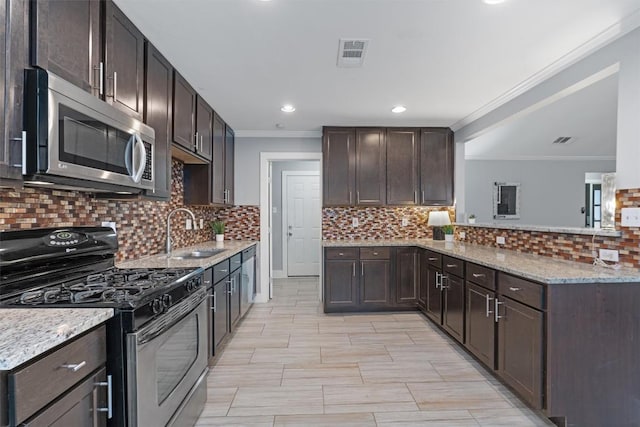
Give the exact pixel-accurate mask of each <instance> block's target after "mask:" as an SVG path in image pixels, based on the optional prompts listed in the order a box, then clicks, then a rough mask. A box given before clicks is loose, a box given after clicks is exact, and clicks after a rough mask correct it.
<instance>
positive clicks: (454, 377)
mask: <svg viewBox="0 0 640 427" xmlns="http://www.w3.org/2000/svg"><path fill="white" fill-rule="evenodd" d="M431 366H433V368H434V369H435V370H436V371H437V372H438V374H440V376H441V377H442V379H444V380H445V381H487V380H489V379H491V378H492V377H491V375H489V373H487V371H486V370H485V369H484V368H482V367H480V365H479V364H478V363H476V362H470V361H467V360H460V361H454V362H450V361H441V360H434V361H432V362H431Z"/></svg>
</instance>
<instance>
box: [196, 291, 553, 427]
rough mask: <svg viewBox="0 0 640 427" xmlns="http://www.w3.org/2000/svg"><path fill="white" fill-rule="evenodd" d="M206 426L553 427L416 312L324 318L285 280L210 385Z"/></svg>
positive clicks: (245, 327)
mask: <svg viewBox="0 0 640 427" xmlns="http://www.w3.org/2000/svg"><path fill="white" fill-rule="evenodd" d="M197 426H198V427H204V426H396V427H397V426H442V427H445V426H446V427H457V426H491V427H494V426H509V427H525V426H552V424H550V423H549V422H548V421H547V420H545V419H544V418H542V417H540V416H538V415H537V414H536V413H534V412H533V411H531V410H529V409H527V408H526V406H525V405H524V404H522V403H521V402H520V401H519V400H518V399H517V398H516V397H515V396H514V395H513V394H512V393H511V392H509V391H508V390H507V389H506V388H505V387H504V386H502V385H501V384H500V383H499V382H498V381H496V380H495V379H493V378H492V377H491V375H489V374H488V373H487V371H486V370H485V369H484V368H483V367H482V366H481V365H480V364H478V363H477V362H475V361H474V360H473V359H472V358H471V357H470V356H468V355H467V354H466V353H465V352H464V351H462V350H460V349H458V348H457V347H456V345H455V344H453V343H452V341H451V340H450V339H449V338H448V337H447V336H445V335H444V334H443V333H442V332H440V331H439V330H438V329H437V328H436V327H435V326H433V325H432V324H431V323H430V322H429V321H427V320H426V319H425V318H424V317H423V316H422V315H420V314H418V313H392V314H384V313H382V314H354V315H326V314H323V313H322V307H321V305H320V303H319V301H318V280H317V279H281V280H276V281H275V283H274V297H273V300H272V301H271V302H269V303H267V304H257V305H254V306H253V308H252V309H251V311H250V312H249V313H248V314H247V316H246V318H245V319H244V320H243V321H242V323H241V325H240V326H239V327H238V329H237V330H236V333H235V335H234V336H233V338H232V339H231V340H230V341H229V342H228V344H227V346H226V348H225V350H224V352H223V354H222V355H221V356H220V359H219V361H218V363H217V365H216V366H215V367H214V368H213V369H212V370H211V372H210V375H209V378H208V401H207V405H206V407H205V409H204V411H203V413H202V416H201V417H200V420H199V421H198V424H197Z"/></svg>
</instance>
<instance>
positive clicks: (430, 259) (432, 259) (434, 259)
mask: <svg viewBox="0 0 640 427" xmlns="http://www.w3.org/2000/svg"><path fill="white" fill-rule="evenodd" d="M428 259H429V261H437V260H438V258H428Z"/></svg>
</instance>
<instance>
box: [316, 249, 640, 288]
mask: <svg viewBox="0 0 640 427" xmlns="http://www.w3.org/2000/svg"><path fill="white" fill-rule="evenodd" d="M322 243H323V246H324V247H349V246H417V247H420V248H425V249H431V250H434V251H436V252H440V253H442V254H445V255H451V256H454V257H456V258H460V259H464V260H466V261H471V262H474V263H476V264H480V265H484V266H487V267H491V268H494V269H496V270H501V271H504V272H507V273H511V274H515V275H518V276H521V277H524V278H527V279H531V280H535V281H538V282H541V283H547V284H561V283H632V282H636V283H640V271H639V270H633V269H620V270H613V269H609V268H603V267H595V266H593V265H590V264H585V263H578V262H572V261H564V260H559V259H554V258H550V257H545V256H539V255H532V254H526V253H521V252H516V251H510V250H506V249H498V248H492V247H488V246H479V245H473V244H469V243H464V244H463V243H459V242H454V243H447V242H444V241H439V240H438V241H434V240H428V239H419V240H324V241H323V242H322Z"/></svg>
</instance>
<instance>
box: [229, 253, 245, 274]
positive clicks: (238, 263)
mask: <svg viewBox="0 0 640 427" xmlns="http://www.w3.org/2000/svg"><path fill="white" fill-rule="evenodd" d="M229 263H230V264H231V266H230V270H229V271H236V270H237V269H239V268H240V267H242V254H241V253H240V254H236V255H234V256H232V257H231V258H230V259H229Z"/></svg>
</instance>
